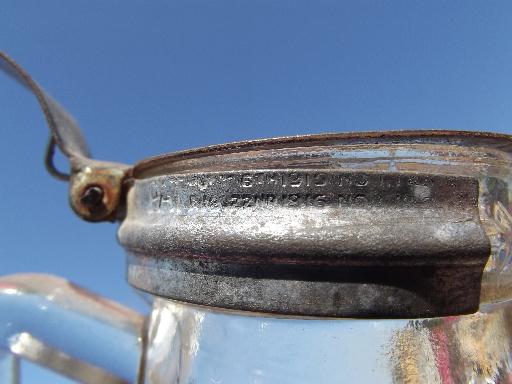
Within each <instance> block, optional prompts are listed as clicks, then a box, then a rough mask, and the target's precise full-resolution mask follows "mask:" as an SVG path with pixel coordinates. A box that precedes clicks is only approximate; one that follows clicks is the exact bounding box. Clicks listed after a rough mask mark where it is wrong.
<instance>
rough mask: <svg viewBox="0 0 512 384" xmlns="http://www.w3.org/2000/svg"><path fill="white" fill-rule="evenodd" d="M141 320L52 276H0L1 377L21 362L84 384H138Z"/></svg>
mask: <svg viewBox="0 0 512 384" xmlns="http://www.w3.org/2000/svg"><path fill="white" fill-rule="evenodd" d="M144 328H145V318H144V316H142V315H140V314H138V313H136V312H134V311H132V310H130V309H128V308H125V307H123V306H121V305H119V304H117V303H114V302H112V301H110V300H107V299H104V298H102V297H99V296H97V295H94V294H92V293H89V292H88V291H85V290H84V289H82V288H79V287H77V286H75V285H73V284H71V283H69V282H68V281H67V280H65V279H62V278H59V277H54V276H50V275H41V274H19V275H11V276H5V277H0V379H1V382H2V383H9V384H15V383H18V376H19V373H18V370H19V364H18V359H19V358H24V359H27V360H30V361H32V362H34V363H36V364H39V365H41V366H44V367H46V368H49V369H51V370H54V371H56V372H58V373H60V374H62V375H64V376H67V377H69V378H72V379H75V380H78V381H80V382H83V383H105V384H111V383H136V382H138V381H139V375H141V374H142V372H141V369H140V368H141V356H142V350H143V347H144V346H143V340H144V338H143V334H144V332H143V331H144Z"/></svg>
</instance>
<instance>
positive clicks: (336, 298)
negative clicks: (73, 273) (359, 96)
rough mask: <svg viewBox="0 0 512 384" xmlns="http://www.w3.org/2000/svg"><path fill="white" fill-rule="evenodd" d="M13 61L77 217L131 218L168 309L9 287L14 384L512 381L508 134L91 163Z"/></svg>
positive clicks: (142, 272)
mask: <svg viewBox="0 0 512 384" xmlns="http://www.w3.org/2000/svg"><path fill="white" fill-rule="evenodd" d="M0 59H1V60H0V61H1V63H2V65H1V66H2V68H3V69H5V70H6V72H7V73H8V74H10V75H12V76H13V77H14V78H15V79H17V80H18V81H20V82H21V83H22V84H23V85H25V86H26V87H28V88H29V89H30V90H31V91H32V92H33V93H34V94H35V95H36V97H37V98H38V101H39V103H40V104H41V107H42V109H43V112H44V113H45V115H46V118H47V122H48V125H49V127H50V140H49V145H48V151H47V158H46V160H47V161H46V162H47V168H48V170H49V171H50V173H51V174H52V175H54V176H56V177H57V178H60V179H64V180H68V181H69V184H70V192H69V194H70V203H71V207H72V208H73V210H74V211H75V213H76V214H77V215H79V216H80V217H81V218H83V219H84V220H87V221H92V222H94V221H105V220H110V221H118V222H119V223H120V227H119V232H118V239H119V242H120V244H121V245H122V246H123V247H124V248H125V249H126V252H127V277H128V282H129V283H130V284H131V285H132V286H134V287H135V288H137V289H139V290H141V291H143V292H145V293H147V294H148V297H150V298H151V302H152V311H151V313H150V315H149V316H148V317H147V318H145V317H143V316H141V315H139V314H137V313H135V312H133V311H132V310H129V309H127V308H124V307H122V306H120V305H118V304H116V303H113V302H111V301H109V300H106V299H103V298H100V297H98V296H96V295H94V294H91V293H89V292H87V291H85V290H83V289H81V288H78V287H76V286H74V285H72V284H71V283H69V282H67V281H65V280H63V279H60V278H57V277H52V276H45V275H33V274H22V275H13V276H6V277H1V278H0V380H1V382H2V383H3V382H6V383H16V382H17V380H18V373H17V372H18V360H19V359H20V358H24V359H28V360H30V361H33V362H35V363H38V364H40V365H42V366H45V367H48V368H50V369H53V370H55V371H57V372H60V373H61V374H63V375H65V376H68V377H70V378H73V379H76V380H78V381H81V382H86V383H127V382H133V383H152V384H160V383H189V384H192V383H195V384H200V383H212V384H220V383H223V384H224V383H236V384H239V383H293V384H297V383H463V382H464V383H512V367H511V357H512V355H511V341H512V324H511V322H512V305H511V303H510V301H509V298H510V295H511V287H512V271H511V257H512V191H511V188H510V185H511V183H512V136H508V135H499V134H493V133H477V132H462V131H395V132H370V133H357V134H351V133H343V134H323V135H311V136H296V137H284V138H274V139H267V140H256V141H247V142H238V143H232V144H225V145H217V146H210V147H205V148H199V149H194V150H189V151H183V152H177V153H171V154H167V155H163V156H158V157H154V158H151V159H148V160H144V161H141V162H139V163H138V164H135V165H134V166H127V165H123V164H117V163H111V162H104V161H98V160H93V159H91V158H90V156H89V153H88V151H87V146H86V144H85V141H84V140H83V138H82V136H81V133H80V131H79V129H78V127H77V125H76V124H75V123H74V121H73V119H72V118H71V117H70V116H69V115H68V114H67V113H66V112H65V111H64V110H63V109H62V108H61V107H60V106H59V104H58V103H56V102H55V101H54V100H53V99H51V98H50V97H49V96H48V95H47V94H46V93H45V92H44V91H43V90H42V88H41V87H39V85H38V84H37V83H35V82H34V81H33V80H32V79H31V78H30V76H29V75H28V74H27V73H26V72H25V71H24V70H23V69H22V68H21V67H20V66H19V65H17V64H16V63H15V62H14V61H13V60H12V59H11V58H9V57H8V56H7V55H5V54H3V53H0ZM57 147H58V149H59V150H60V151H62V153H63V154H65V155H66V156H67V157H68V159H69V161H70V165H71V166H70V169H71V171H70V173H69V174H67V173H63V172H62V171H59V170H57V169H56V167H55V166H54V164H53V161H52V158H53V153H54V151H55V149H56V148H57Z"/></svg>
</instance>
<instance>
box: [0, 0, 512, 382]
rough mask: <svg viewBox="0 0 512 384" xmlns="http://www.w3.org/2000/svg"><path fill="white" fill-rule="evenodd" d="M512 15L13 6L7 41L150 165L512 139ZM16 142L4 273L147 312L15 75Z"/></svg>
mask: <svg viewBox="0 0 512 384" xmlns="http://www.w3.org/2000/svg"><path fill="white" fill-rule="evenodd" d="M511 17H512V2H508V1H492V2H487V1H486V2H484V1H480V2H476V1H471V2H462V1H450V2H448V1H427V2H426V1H411V0H407V1H394V2H391V1H352V2H342V1H334V0H333V1H320V0H316V1H300V0H293V1H283V0H281V1H266V0H262V1H254V0H251V1H249V0H245V1H243V0H237V1H217V2H213V1H197V0H180V1H176V0H174V1H165V2H164V1H150V2H148V1H144V2H143V1H131V2H127V1H119V0H115V1H114V0H111V1H84V0H81V1H74V2H64V1H56V0H45V1H44V2H42V1H35V0H33V1H18V0H3V1H2V2H1V4H0V49H3V50H5V51H7V52H8V53H9V54H10V55H11V56H13V57H14V58H16V59H17V60H18V61H19V62H20V63H21V64H22V65H23V66H24V67H25V68H26V69H28V70H29V72H30V73H31V74H32V75H33V77H34V78H35V79H36V80H37V81H38V82H39V83H40V84H42V85H43V86H44V87H45V88H46V89H47V90H48V91H49V92H50V93H51V94H52V95H53V96H54V97H55V98H56V99H58V100H59V101H60V102H61V103H62V104H63V105H64V106H65V107H66V108H67V109H68V110H69V111H71V112H72V113H73V114H74V116H75V117H76V118H77V119H78V121H79V122H80V124H81V126H82V128H83V131H84V133H85V135H86V137H87V139H88V141H89V144H90V147H91V148H92V151H93V155H94V156H95V157H96V158H98V159H104V160H115V161H120V162H126V163H133V162H135V161H137V160H140V159H143V158H145V157H148V156H151V155H156V154H161V153H165V152H169V151H175V150H179V149H185V148H190V147H197V146H203V145H207V144H213V143H223V142H227V141H234V140H242V139H253V138H262V137H271V136H281V135H293V134H305V133H319V132H327V131H331V132H332V131H357V130H384V129H405V128H449V129H467V130H489V131H496V132H503V133H512V128H511V123H512V22H511ZM0 137H1V140H0V156H1V158H0V161H1V163H2V164H3V165H2V167H1V170H2V187H1V188H0V215H1V216H0V274H10V273H15V272H22V271H25V272H27V271H31V272H45V273H52V274H57V275H60V276H64V277H66V278H68V279H70V280H72V281H74V282H76V283H78V284H80V285H83V286H85V287H88V288H89V289H91V290H93V291H95V292H98V293H100V294H102V295H104V296H107V297H109V298H112V299H115V300H117V301H119V302H121V303H123V304H125V305H128V306H131V307H133V308H135V309H137V310H139V311H147V308H146V306H145V305H144V303H143V301H142V300H141V299H140V298H139V297H138V296H137V295H136V294H135V293H134V292H133V291H132V289H131V288H130V287H129V286H128V285H127V284H126V283H125V281H124V254H123V251H122V250H121V248H120V247H119V246H118V245H117V243H116V234H115V233H116V227H117V226H116V225H114V224H89V223H84V222H82V221H80V220H79V219H78V218H76V217H75V216H74V215H73V213H72V212H71V210H70V209H69V208H68V204H67V185H66V184H65V183H62V182H59V181H56V180H53V179H52V178H51V177H50V176H49V175H47V174H46V172H45V170H44V167H43V162H42V158H43V148H44V145H45V142H46V137H47V128H46V127H45V123H44V119H43V117H42V114H41V113H40V112H39V110H38V106H37V104H36V102H35V100H34V99H33V97H32V96H30V95H29V94H27V93H26V92H25V91H24V90H23V89H21V88H19V87H18V86H17V85H16V84H15V83H14V82H12V81H10V80H8V79H7V78H6V77H4V76H0ZM61 164H65V163H64V162H61ZM24 375H25V381H24V382H25V383H67V382H68V381H66V380H64V379H58V378H57V377H56V376H53V375H52V374H49V373H45V372H44V371H42V370H40V369H38V368H35V367H33V366H29V367H28V368H24Z"/></svg>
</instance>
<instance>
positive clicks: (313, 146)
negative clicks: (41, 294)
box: [119, 132, 511, 317]
mask: <svg viewBox="0 0 512 384" xmlns="http://www.w3.org/2000/svg"><path fill="white" fill-rule="evenodd" d="M354 136H355V138H354ZM354 136H351V135H339V136H336V135H323V136H316V137H315V136H309V137H307V138H285V139H274V140H267V141H263V142H261V141H260V142H256V143H252V144H251V143H247V142H246V143H241V144H239V145H237V144H231V145H224V146H218V147H213V148H209V149H204V150H203V149H199V150H195V151H190V152H185V153H182V154H177V155H173V154H171V155H169V156H167V157H165V156H164V157H160V158H157V159H154V160H150V161H149V162H146V163H142V165H138V166H136V167H135V169H134V172H133V176H134V180H133V186H132V188H131V190H130V192H129V195H128V199H127V212H128V214H127V217H126V218H125V220H124V222H123V224H122V226H121V228H120V231H119V239H120V241H121V244H122V245H123V246H125V247H126V248H127V249H128V250H129V253H130V254H129V267H128V276H129V280H130V282H131V283H132V284H133V285H135V286H136V287H138V288H141V289H143V290H146V291H149V292H153V293H156V294H159V295H162V296H166V297H170V298H175V299H178V300H183V301H188V302H194V303H198V304H205V305H213V306H218V307H226V308H238V309H245V310H253V311H270V312H276V313H292V314H303V315H315V314H316V315H324V316H325V315H330V316H360V317H368V316H371V317H401V316H402V317H403V316H407V317H421V316H435V315H446V314H457V313H469V312H474V311H476V310H477V309H478V305H479V303H480V300H479V297H481V298H482V300H483V301H485V302H489V301H495V300H501V299H504V298H506V297H507V295H508V292H510V290H509V289H508V287H507V286H506V284H508V281H510V277H509V276H510V274H509V272H508V268H507V267H506V266H504V265H503V263H502V264H501V267H498V268H500V269H499V271H498V268H496V267H492V266H491V267H490V266H489V265H491V264H492V265H495V263H494V264H493V260H496V259H497V258H500V260H502V259H503V251H502V248H503V247H505V248H506V247H507V245H503V241H502V239H503V238H504V237H503V236H500V235H496V234H495V232H496V228H498V227H497V226H496V225H495V224H493V218H492V217H494V216H492V217H491V216H489V215H487V216H486V213H485V212H491V214H492V215H494V213H492V212H495V211H496V208H495V207H498V206H500V207H509V201H510V199H509V194H510V188H509V187H508V185H509V183H510V177H511V176H510V172H511V166H510V164H511V156H510V152H509V150H510V138H509V137H507V136H503V137H501V136H499V135H498V136H496V135H492V134H488V135H486V134H475V135H471V134H469V133H460V135H457V133H456V132H443V133H435V132H434V133H432V135H431V136H428V135H427V134H426V133H425V132H424V133H420V134H418V133H411V134H410V135H409V136H408V135H407V133H405V132H399V133H396V132H391V133H388V134H387V135H386V134H382V133H379V134H378V135H377V134H368V137H366V136H365V135H360V134H356V135H354ZM344 139H347V140H346V142H345V141H344ZM361 141H362V142H361ZM358 142H361V143H358ZM477 144H479V145H477ZM493 199H494V200H493ZM508 209H509V208H505V209H504V210H503V209H502V210H501V211H499V212H503V211H506V212H508ZM496 212H497V211H496ZM489 217H491V218H489ZM506 217H507V216H506V215H504V214H502V215H501V216H500V218H501V222H504V220H506ZM500 228H503V224H501V227H500ZM505 243H506V241H505ZM507 249H509V248H507ZM486 263H487V267H486V270H485V272H484V276H483V285H482V287H483V288H484V289H482V290H481V278H482V272H483V271H484V266H485V265H486ZM498 280H499V281H500V284H498V283H497V282H498Z"/></svg>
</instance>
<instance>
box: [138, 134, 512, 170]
mask: <svg viewBox="0 0 512 384" xmlns="http://www.w3.org/2000/svg"><path fill="white" fill-rule="evenodd" d="M392 143H395V144H415V143H416V144H450V145H459V146H480V147H488V148H492V149H496V150H500V151H503V152H505V153H509V154H512V135H507V134H500V133H493V132H476V131H456V130H397V131H382V132H340V133H322V134H313V135H297V136H283V137H276V138H269V139H257V140H247V141H238V142H232V143H226V144H218V145H211V146H205V147H200V148H195V149H187V150H184V151H177V152H172V153H168V154H163V155H159V156H154V157H150V158H148V159H145V160H141V161H139V162H138V163H136V164H135V165H134V167H133V169H132V173H131V176H132V177H134V178H144V177H149V176H152V175H155V174H158V168H159V167H160V166H165V165H166V164H168V163H172V162H177V161H181V160H186V159H191V158H200V157H205V156H214V155H223V154H230V153H241V152H248V151H256V150H262V149H281V148H294V147H308V146H315V145H318V146H327V145H333V144H338V145H340V144H347V145H349V144H392Z"/></svg>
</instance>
